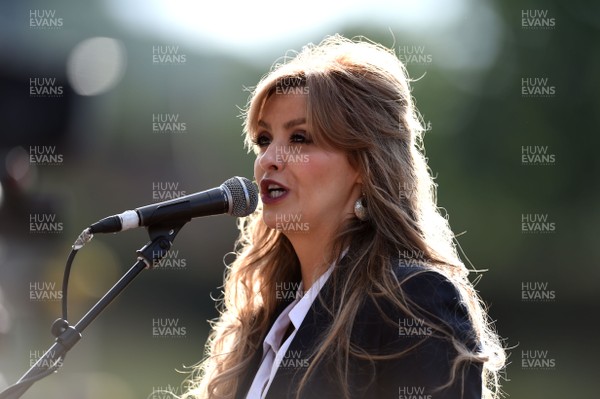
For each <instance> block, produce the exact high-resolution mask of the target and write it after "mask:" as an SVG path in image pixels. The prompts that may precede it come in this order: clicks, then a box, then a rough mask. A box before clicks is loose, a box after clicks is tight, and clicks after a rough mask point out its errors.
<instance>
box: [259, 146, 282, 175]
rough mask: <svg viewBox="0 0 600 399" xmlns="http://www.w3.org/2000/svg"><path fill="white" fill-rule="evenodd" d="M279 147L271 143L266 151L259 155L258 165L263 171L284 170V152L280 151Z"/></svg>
mask: <svg viewBox="0 0 600 399" xmlns="http://www.w3.org/2000/svg"><path fill="white" fill-rule="evenodd" d="M278 148H281V147H278V146H277V145H275V144H274V143H271V145H269V146H268V147H267V148H266V150H265V151H264V152H263V153H262V154H260V155H259V159H258V164H259V166H260V167H261V169H263V170H282V169H283V168H284V166H285V162H284V159H283V156H282V152H281V151H279V150H278Z"/></svg>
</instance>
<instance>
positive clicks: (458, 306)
mask: <svg viewBox="0 0 600 399" xmlns="http://www.w3.org/2000/svg"><path fill="white" fill-rule="evenodd" d="M392 270H393V272H394V275H395V276H396V278H397V280H398V283H399V292H398V299H399V300H400V302H402V303H404V304H405V305H406V307H407V308H408V309H409V310H410V312H411V313H412V315H410V314H406V312H405V310H403V309H400V308H398V306H396V305H395V304H393V303H391V302H390V301H389V300H386V301H385V302H386V303H385V305H384V306H383V307H384V309H385V312H386V313H387V314H388V315H391V316H392V317H394V318H395V319H396V320H400V319H402V318H404V321H406V319H411V320H410V322H409V324H415V323H416V324H419V323H421V322H424V321H425V322H427V323H431V324H434V325H436V326H438V327H440V328H442V329H443V330H445V331H446V332H447V333H449V334H450V335H453V336H454V337H456V338H457V339H458V340H460V341H462V342H463V343H465V344H467V346H468V347H469V348H471V349H473V348H475V347H476V346H477V339H476V333H475V329H474V326H473V322H472V319H471V315H470V313H469V306H468V305H467V301H468V298H466V297H465V294H463V293H462V292H463V291H462V290H461V289H460V287H459V285H458V284H457V283H455V282H453V281H452V280H450V278H448V277H447V276H445V275H443V274H442V273H440V272H438V271H436V270H434V269H432V268H429V267H426V266H418V267H402V266H396V267H394V268H393V269H392ZM412 319H416V320H412ZM400 322H402V320H400Z"/></svg>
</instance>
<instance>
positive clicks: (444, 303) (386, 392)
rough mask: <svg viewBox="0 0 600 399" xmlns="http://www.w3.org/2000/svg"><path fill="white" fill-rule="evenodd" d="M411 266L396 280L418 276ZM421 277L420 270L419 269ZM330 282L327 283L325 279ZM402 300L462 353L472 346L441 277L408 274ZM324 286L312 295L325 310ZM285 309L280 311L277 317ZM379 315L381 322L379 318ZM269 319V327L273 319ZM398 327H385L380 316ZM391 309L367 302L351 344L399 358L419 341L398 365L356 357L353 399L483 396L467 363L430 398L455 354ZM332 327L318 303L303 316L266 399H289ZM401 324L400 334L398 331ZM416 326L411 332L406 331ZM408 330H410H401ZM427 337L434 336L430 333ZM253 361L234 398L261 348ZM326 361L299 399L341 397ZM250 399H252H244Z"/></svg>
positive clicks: (464, 318) (460, 310)
mask: <svg viewBox="0 0 600 399" xmlns="http://www.w3.org/2000/svg"><path fill="white" fill-rule="evenodd" d="M418 270H419V268H416V267H398V268H397V269H396V270H395V273H396V274H397V276H398V279H399V281H403V280H404V279H405V278H406V277H407V276H409V275H410V274H413V273H415V272H416V271H418ZM420 270H422V269H420ZM329 282H330V280H329ZM402 288H403V291H404V294H405V297H407V298H410V300H411V301H413V302H414V303H415V304H417V305H418V306H419V307H420V308H422V309H423V310H424V312H422V313H421V314H422V315H423V318H426V319H428V320H435V321H436V325H437V324H440V323H439V321H440V320H441V321H443V322H444V324H446V325H447V328H449V329H451V330H452V332H453V334H454V335H455V337H457V338H458V339H459V340H461V341H462V342H464V343H465V344H466V345H467V346H468V347H469V348H475V347H477V342H476V341H475V339H474V333H473V328H472V324H471V322H470V321H469V318H468V315H467V311H466V308H465V307H464V305H463V304H461V303H460V300H459V295H458V291H457V290H456V288H455V287H454V285H453V284H452V283H451V282H450V281H448V280H447V279H446V278H445V277H443V276H442V275H441V274H439V273H437V272H433V271H427V272H424V273H417V274H414V276H413V277H411V278H410V279H408V280H407V281H406V282H405V283H404V284H403V285H402ZM329 291H330V290H328V283H326V284H325V285H324V286H323V288H322V289H321V292H320V293H319V296H323V298H324V300H325V303H327V296H328V295H330V292H329ZM283 308H284V306H282V309H281V310H283ZM382 312H384V313H385V316H384V315H383V314H382ZM277 315H278V314H276V315H274V318H273V322H274V321H275V319H276V318H277ZM386 316H387V317H389V319H391V320H395V321H397V323H393V324H391V323H389V321H384V319H385V317H386ZM412 320H413V319H409V318H408V317H407V316H406V315H405V314H403V313H402V312H401V311H400V309H397V308H396V307H395V306H391V304H385V303H378V304H376V303H374V302H373V301H371V300H366V301H365V302H364V303H363V305H362V306H361V308H360V309H359V310H358V313H357V316H356V318H355V322H354V325H353V328H352V333H351V342H352V343H354V344H356V345H358V346H360V347H361V348H364V349H366V350H368V351H369V352H370V353H388V354H389V353H398V352H400V351H402V350H404V349H408V348H410V347H411V346H413V345H415V344H416V343H417V342H419V341H421V340H423V339H424V341H423V343H421V344H420V345H419V346H418V347H416V348H415V349H414V350H411V351H409V352H408V353H407V354H406V355H404V356H402V357H400V358H394V359H390V360H378V361H376V362H375V363H374V365H373V364H372V363H370V362H369V361H367V360H360V359H357V358H352V357H351V359H350V364H349V378H348V381H349V385H350V386H349V387H348V390H349V392H350V396H351V398H352V399H355V398H356V399H358V398H364V399H370V398H374V399H388V398H389V399H459V398H464V399H475V398H478V399H479V398H481V394H482V378H481V377H482V368H481V365H480V364H469V365H467V366H466V367H465V368H464V373H463V374H461V375H459V376H458V377H457V378H456V379H455V383H454V384H453V385H452V386H451V387H449V388H448V389H445V390H443V391H438V392H434V391H433V390H434V389H435V388H438V387H440V386H442V385H444V384H445V383H446V382H447V381H448V380H449V376H450V374H449V373H450V367H451V364H452V361H453V359H454V356H455V355H456V350H455V349H454V346H453V345H452V343H451V342H449V341H448V340H447V339H442V338H439V337H436V336H435V334H428V333H429V332H430V330H427V325H422V326H421V325H419V323H418V322H413V321H412ZM331 322H332V319H331V316H330V315H329V314H328V313H327V312H326V311H325V310H324V309H323V306H322V304H321V301H319V298H317V299H316V300H315V301H314V303H313V304H312V306H311V308H310V310H309V312H308V313H307V315H306V317H305V319H304V321H303V322H302V325H301V326H300V328H299V329H298V332H297V333H296V336H295V337H294V339H293V341H292V342H291V344H290V346H289V348H288V351H287V352H286V356H285V357H284V360H283V361H282V363H281V364H280V366H279V368H278V370H277V373H276V374H275V377H274V379H273V382H272V383H271V386H270V387H269V391H268V394H267V396H266V398H267V399H284V398H290V399H293V398H295V393H296V390H297V388H298V384H299V382H300V380H301V379H302V377H303V375H304V373H305V372H306V369H307V366H308V362H310V361H311V359H310V358H309V356H310V354H311V353H313V351H314V349H315V346H316V345H317V342H316V341H317V339H318V337H319V336H320V335H321V333H323V331H324V330H325V329H326V328H327V327H328V326H329V325H330V323H331ZM400 324H403V327H404V328H405V329H404V330H401V329H400ZM413 327H416V328H417V330H414V329H411V328H413ZM407 328H408V329H409V330H407ZM431 332H433V331H431ZM259 348H260V349H259V350H258V351H257V353H256V354H255V356H254V358H253V361H252V364H251V365H250V367H249V370H248V373H247V375H246V376H245V378H244V379H243V380H242V381H241V384H240V387H239V388H238V393H237V396H236V398H237V399H244V398H245V397H246V394H247V392H248V390H249V389H250V386H251V385H252V381H253V380H254V376H255V374H256V372H257V371H258V368H259V367H260V362H261V359H262V345H260V346H259ZM332 369H333V368H332V364H331V362H327V361H324V362H321V363H320V364H319V365H318V367H317V369H316V370H315V371H314V372H313V373H312V374H311V376H310V379H309V380H308V383H307V385H305V387H304V389H303V390H302V392H301V396H300V397H301V398H302V399H313V398H319V399H329V398H331V399H338V398H342V397H343V395H342V392H343V391H342V387H341V386H340V385H339V383H338V382H337V379H336V378H334V377H333V373H332ZM251 399H255V398H251Z"/></svg>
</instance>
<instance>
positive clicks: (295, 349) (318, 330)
mask: <svg viewBox="0 0 600 399" xmlns="http://www.w3.org/2000/svg"><path fill="white" fill-rule="evenodd" d="M328 293H329V290H328V282H326V283H325V284H324V286H323V288H322V289H321V291H320V293H319V295H318V297H317V298H316V299H315V300H314V302H313V303H312V305H311V307H310V309H309V310H308V313H307V314H306V316H305V318H304V320H303V321H302V324H301V325H300V328H299V329H298V331H297V332H296V335H295V336H294V338H293V340H292V342H291V343H290V346H289V347H288V349H287V351H286V353H285V356H284V358H283V360H282V362H281V364H280V365H279V368H278V369H277V372H276V373H275V377H274V378H273V382H272V383H271V386H270V387H269V392H268V393H267V396H266V399H280V398H288V397H289V398H293V397H295V392H296V389H297V388H298V384H299V383H300V380H301V379H302V377H303V376H304V374H305V373H306V371H307V369H308V366H309V365H310V362H311V361H312V355H313V352H314V349H315V346H316V344H317V342H318V340H319V338H320V337H321V336H322V334H323V333H324V331H325V330H326V329H327V328H328V327H329V326H330V325H331V323H332V317H331V315H330V314H329V313H328V312H327V311H326V310H325V309H324V308H323V305H322V303H321V301H324V302H327V301H328V296H329V295H328Z"/></svg>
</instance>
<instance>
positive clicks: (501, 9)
mask: <svg viewBox="0 0 600 399" xmlns="http://www.w3.org/2000/svg"><path fill="white" fill-rule="evenodd" d="M599 28H600V6H599V5H598V3H594V2H591V1H587V2H586V1H579V0H574V1H569V2H559V1H556V0H554V1H500V0H497V1H492V0H482V1H477V0H451V1H450V0H449V1H442V0H438V1H434V0H431V1H422V2H417V1H412V0H411V1H371V2H368V4H365V3H364V2H358V1H356V2H354V1H350V2H345V3H343V5H336V4H335V3H328V2H324V1H318V2H316V1H308V2H304V3H302V4H284V3H280V2H272V3H270V2H255V3H251V4H250V3H245V4H235V3H231V2H223V4H210V5H208V4H201V3H200V2H193V1H172V2H167V1H164V0H162V1H161V0H155V1H149V2H143V1H141V0H132V1H123V2H119V1H117V0H104V1H95V2H94V1H79V2H69V1H65V0H49V1H4V2H2V3H1V4H0V105H1V106H0V178H1V187H0V388H3V387H5V386H7V385H9V384H11V383H13V382H15V381H16V380H17V379H18V378H19V377H20V376H21V375H22V374H23V373H24V372H25V371H26V370H27V369H28V368H29V365H30V362H32V361H35V359H36V357H37V356H38V355H39V352H42V351H44V350H45V349H47V348H48V347H49V346H50V344H51V343H52V342H53V340H52V337H51V335H50V332H49V329H50V325H51V323H52V321H53V320H54V319H56V318H58V317H59V316H60V302H59V301H57V300H53V299H55V298H56V296H57V295H59V294H58V291H59V290H60V283H61V279H62V272H63V267H64V263H65V261H66V257H67V255H68V252H69V250H70V245H71V244H72V243H73V241H74V240H75V238H76V237H77V235H78V234H79V233H80V232H81V230H82V229H83V228H84V227H85V226H88V225H89V224H90V223H91V222H94V221H96V220H98V219H100V218H102V217H104V216H107V215H111V214H115V213H118V212H121V211H123V210H126V209H131V208H134V207H137V206H141V205H145V204H147V203H151V202H153V201H154V200H155V199H156V197H161V196H162V198H164V197H165V196H169V195H174V194H177V193H179V194H181V193H182V192H185V193H187V194H190V193H193V192H196V191H201V190H204V189H208V188H211V187H214V186H217V185H219V184H221V183H222V182H223V181H224V180H226V179H227V178H229V177H231V176H234V175H242V176H247V177H252V162H253V156H252V155H251V154H247V153H246V151H245V150H244V148H243V146H242V138H241V119H240V118H239V114H240V108H241V107H243V106H244V105H245V104H246V101H247V97H248V92H247V90H246V88H248V87H251V86H253V85H255V84H256V83H257V82H258V80H259V79H260V77H261V76H262V75H263V74H264V73H265V72H266V71H267V70H268V69H269V68H270V66H271V64H272V63H273V62H274V61H275V60H276V59H277V58H278V57H280V56H282V55H284V54H285V53H286V51H287V50H290V49H292V50H300V49H301V47H302V45H304V44H306V43H309V42H319V41H320V40H321V39H322V38H323V37H324V36H326V35H330V34H334V33H342V34H344V35H346V36H350V37H351V36H355V35H364V36H367V37H368V38H369V39H371V40H374V41H377V42H380V43H382V44H384V45H386V46H388V47H393V48H394V49H395V50H396V52H397V53H398V54H399V56H400V57H401V58H402V59H403V60H404V61H406V64H407V68H408V71H409V73H410V75H411V77H412V78H414V79H415V82H413V94H414V97H415V99H416V102H417V106H418V108H419V110H420V112H421V113H422V115H423V120H424V122H425V124H426V126H427V127H428V132H427V133H426V136H425V145H426V150H427V151H426V152H427V156H428V158H429V160H430V161H429V162H430V166H431V169H432V171H433V173H434V174H435V175H436V176H437V180H436V181H437V183H438V184H439V193H438V194H439V205H440V206H441V207H443V208H444V209H445V210H446V211H447V213H448V215H449V217H450V223H451V225H452V227H453V229H454V231H455V232H456V233H464V234H462V235H461V236H460V238H459V242H460V244H461V246H462V248H463V250H464V252H465V254H466V257H468V259H469V260H470V262H471V263H472V264H473V265H474V267H475V268H477V269H486V270H488V271H487V272H486V273H483V277H482V279H481V281H479V283H478V284H477V289H478V290H479V291H480V293H481V295H482V297H483V299H484V301H485V302H486V304H487V305H488V307H489V312H490V315H491V317H492V318H493V319H494V320H495V321H496V327H497V329H498V331H499V333H500V335H501V336H502V337H504V338H505V339H506V341H505V344H506V346H507V347H510V348H511V349H510V350H509V353H510V357H509V362H510V364H509V365H508V367H507V372H506V377H507V380H506V381H504V383H503V385H504V389H505V392H506V393H507V394H509V395H510V396H509V397H511V398H591V397H596V396H597V392H598V391H599V389H598V388H599V381H598V375H599V372H600V368H599V366H598V365H597V359H598V356H599V355H600V349H599V345H598V344H597V337H598V327H599V326H600V323H599V322H598V321H597V315H598V313H599V311H600V303H599V299H600V295H599V290H598V288H597V286H598V280H599V277H600V268H599V267H598V266H599V265H600V251H599V249H598V248H599V247H600V245H599V244H600V242H599V240H598V237H599V234H598V225H599V224H600V207H599V206H598V202H599V191H600V189H599V185H598V181H599V178H598V176H599V174H600V162H599V161H598V156H599V151H600V138H599V133H600V131H599V126H600V124H599V121H600V116H599V115H600V112H599V111H600V96H599V94H598V92H599V90H600V74H599V72H598V71H600V40H599V39H600V31H599ZM98 37H102V38H108V39H100V40H92V41H89V40H87V39H91V38H98ZM44 78H45V79H50V80H43V79H44ZM52 79H54V80H52ZM32 90H33V93H34V94H35V93H41V95H38V96H36V95H32ZM52 93H54V94H55V96H53V95H52ZM528 93H529V94H530V95H527V94H528ZM175 119H177V124H175V125H172V126H171V127H172V128H175V131H169V130H164V129H163V128H164V126H163V125H154V124H153V123H154V122H156V121H159V122H161V123H164V122H165V120H171V121H174V120H175ZM540 150H541V151H545V155H546V157H536V156H535V155H536V154H534V152H536V151H540ZM36 151H37V154H35V152H36ZM44 151H51V152H52V151H54V155H60V157H56V156H55V157H54V158H45V159H44V158H43V157H40V156H39V155H40V153H41V152H44ZM527 152H528V153H527ZM32 155H34V157H33V160H32ZM524 155H525V157H523V156H524ZM36 161H37V162H36ZM32 215H33V216H32ZM40 215H42V216H40ZM44 215H45V216H44ZM32 217H33V222H34V226H33V227H32V225H31V222H32ZM40 217H41V218H44V217H46V218H47V217H53V218H54V221H53V222H50V224H46V225H44V226H45V229H46V230H43V229H44V227H42V228H41V229H42V230H40V228H38V227H39V226H41V225H40V224H39V223H43V222H40V219H36V218H40ZM525 219H528V220H525ZM540 220H541V221H540ZM36 222H37V223H38V224H37V225H36V224H35V223H36ZM46 222H48V221H47V220H46ZM523 222H525V225H523ZM52 223H54V224H52ZM528 223H529V224H528ZM532 223H533V224H532ZM36 226H38V227H36ZM530 226H533V229H534V230H533V231H530V228H529V227H530ZM236 236H237V230H236V228H235V219H233V218H231V217H228V216H218V217H211V218H202V219H197V220H194V221H193V222H191V223H189V224H188V225H187V226H185V228H184V229H183V230H182V232H181V233H180V235H179V237H178V238H177V241H176V243H175V248H174V249H175V251H176V252H174V253H173V255H171V258H170V259H169V262H166V263H165V264H164V265H162V266H161V267H158V268H156V269H155V270H150V271H144V272H143V273H142V274H141V275H140V277H138V278H137V279H136V280H135V281H134V282H133V284H132V285H131V286H130V287H129V288H128V289H127V290H126V291H125V292H124V294H123V295H122V296H120V297H119V298H118V300H117V301H115V302H114V303H113V304H112V305H111V306H110V307H109V308H108V309H107V310H106V311H105V312H104V313H103V314H102V315H101V316H100V317H99V318H98V319H97V320H96V321H95V322H94V323H93V324H92V325H91V326H90V327H89V329H88V330H86V331H85V333H84V338H83V339H82V341H81V342H80V343H79V344H78V345H77V346H76V347H75V348H74V349H73V350H72V351H71V352H70V353H69V356H67V359H66V362H65V365H64V367H63V368H62V369H61V371H60V372H59V373H58V374H57V375H53V376H51V377H48V378H46V379H45V380H43V381H41V382H39V383H37V384H36V385H35V386H34V387H33V388H32V389H31V390H30V391H29V392H28V393H27V394H26V395H25V396H24V397H31V398H33V397H44V398H64V397H69V398H75V397H77V398H86V399H88V398H89V399H95V398H105V397H115V398H123V399H129V398H146V397H154V398H158V397H161V394H160V393H158V392H157V391H158V390H159V389H160V388H161V387H162V388H164V387H171V388H173V387H174V389H173V390H174V391H175V392H177V393H181V388H180V384H181V382H182V380H183V379H184V376H185V375H184V374H181V373H178V371H177V370H185V367H186V366H190V365H192V364H194V363H195V362H197V361H198V360H200V358H201V357H202V355H203V346H204V343H205V340H206V337H207V333H208V323H207V320H208V319H211V318H214V317H215V316H216V311H215V308H214V301H213V299H212V298H215V297H218V296H219V294H220V289H219V286H220V284H221V282H222V276H223V271H224V262H229V261H231V255H229V256H227V253H228V252H230V251H231V250H232V249H233V243H234V240H235V238H236ZM146 241H147V234H146V232H145V231H144V230H142V229H139V230H134V231H128V232H124V233H121V234H119V235H105V236H97V237H96V238H95V239H94V240H93V241H92V242H91V243H90V244H88V245H87V246H86V247H85V249H84V250H82V251H81V252H80V254H79V255H78V257H77V259H76V261H75V264H74V268H73V272H72V280H71V286H70V291H69V299H70V300H69V303H70V321H71V322H72V323H75V322H76V321H77V320H79V318H80V317H81V316H82V315H83V314H84V312H85V311H87V309H88V308H89V307H90V306H91V305H92V304H93V303H95V301H96V300H97V299H98V298H99V297H100V296H101V295H102V294H103V293H104V292H105V291H106V290H107V289H108V288H109V287H110V286H111V285H112V284H113V283H114V282H115V281H116V280H117V279H118V278H119V277H120V276H121V275H122V274H123V273H124V272H125V271H126V270H127V269H128V268H129V266H130V265H131V264H133V263H134V261H135V250H136V249H138V248H139V247H141V246H142V245H143V244H144V243H145V242H146ZM466 257H465V260H466V259H467V258H466ZM473 277H474V278H475V277H476V275H474V276H473ZM524 296H525V297H533V298H534V300H530V301H526V300H524V299H523V297H524ZM36 297H37V298H41V299H42V300H36V299H35V298H36ZM540 297H545V298H550V299H552V300H549V301H544V300H541V299H540ZM153 323H155V324H156V323H158V325H159V326H160V324H161V323H163V324H164V323H176V324H177V327H178V328H177V329H173V330H172V331H171V332H172V334H170V335H162V336H161V335H160V334H157V333H156V329H154V328H153ZM527 355H530V356H534V358H535V356H537V358H536V359H537V360H539V362H537V363H535V362H534V363H535V364H536V365H537V366H535V367H527V365H528V364H531V363H527V362H524V360H525V359H526V356H527ZM530 358H531V357H530ZM165 397H166V396H165Z"/></svg>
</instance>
